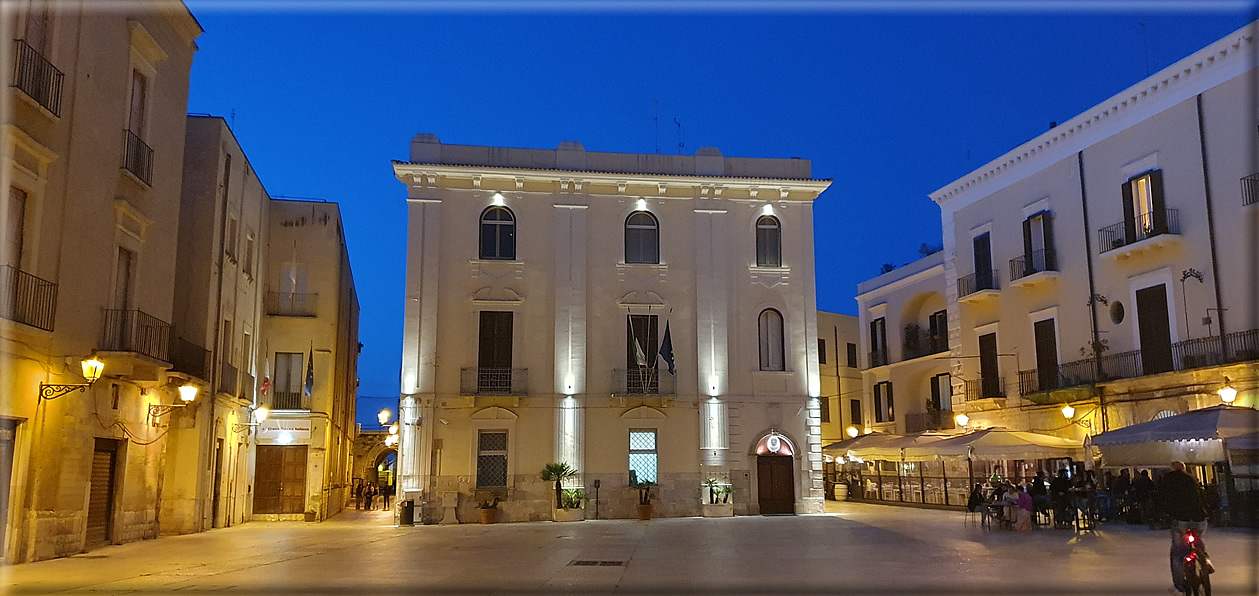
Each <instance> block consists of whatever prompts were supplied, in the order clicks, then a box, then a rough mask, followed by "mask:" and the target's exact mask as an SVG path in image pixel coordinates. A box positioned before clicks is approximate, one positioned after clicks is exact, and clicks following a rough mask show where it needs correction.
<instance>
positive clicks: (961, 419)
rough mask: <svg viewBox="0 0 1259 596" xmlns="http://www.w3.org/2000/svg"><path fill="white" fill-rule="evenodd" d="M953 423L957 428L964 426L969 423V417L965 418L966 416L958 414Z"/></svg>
mask: <svg viewBox="0 0 1259 596" xmlns="http://www.w3.org/2000/svg"><path fill="white" fill-rule="evenodd" d="M953 421H954V422H956V423H957V425H958V426H966V425H967V424H969V423H970V416H967V415H966V414H958V415H957V416H954V417H953Z"/></svg>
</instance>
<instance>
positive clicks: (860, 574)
mask: <svg viewBox="0 0 1259 596" xmlns="http://www.w3.org/2000/svg"><path fill="white" fill-rule="evenodd" d="M828 509H829V511H830V513H828V514H826V515H812V516H797V517H790V516H786V517H779V516H775V517H736V518H718V519H702V518H683V519H657V520H652V521H649V522H639V521H631V520H587V521H585V522H576V523H565V524H556V523H552V522H531V523H512V524H494V525H489V526H481V525H460V526H416V527H402V528H399V527H392V526H390V525H389V524H390V519H389V516H388V515H387V514H381V513H378V512H376V513H372V512H362V513H357V512H356V513H352V514H348V515H343V516H338V518H334V520H330V521H328V522H324V523H322V524H305V523H301V522H253V523H248V524H244V525H241V526H237V527H233V528H226V529H221V530H213V531H210V532H205V533H201V534H193V535H188V536H175V537H166V538H160V539H158V540H151V541H146V542H139V543H131V544H126V545H120V546H110V547H105V548H102V549H99V550H96V551H93V552H92V553H90V556H88V557H82V556H77V557H68V558H65V559H57V560H53V561H43V562H39V563H31V564H24V565H15V566H9V567H3V568H0V591H3V592H5V593H10V594H48V593H66V594H93V595H98V596H99V595H105V594H157V593H162V594H167V593H169V594H181V593H203V592H208V593H222V594H260V593H267V594H289V593H309V594H364V593H371V594H382V595H393V594H411V593H419V592H425V593H452V594H507V595H514V594H551V593H578V594H588V593H607V592H615V593H624V594H637V593H664V594H673V593H702V594H714V595H716V594H722V595H725V594H744V593H749V594H752V593H755V594H761V593H798V594H804V593H819V594H820V593H833V594H876V595H877V594H889V595H890V594H984V595H994V594H1018V595H1019V596H1036V595H1039V594H1045V595H1052V594H1079V595H1086V594H1087V595H1092V594H1145V595H1148V594H1167V593H1168V588H1169V587H1170V585H1171V580H1170V573H1169V571H1168V558H1167V549H1168V543H1169V535H1168V533H1167V532H1166V531H1154V532H1150V531H1148V530H1146V529H1145V527H1144V526H1128V525H1126V524H1113V525H1103V526H1102V527H1101V529H1100V530H1099V531H1097V532H1090V533H1083V534H1077V533H1076V532H1074V531H1072V530H1054V529H1038V530H1036V531H1033V532H1030V533H1014V532H1003V531H996V532H994V531H988V530H983V529H981V528H977V527H975V526H973V525H970V526H968V525H966V524H964V523H963V516H962V514H960V513H956V512H950V511H936V510H924V509H912V508H902V507H892V506H884V505H870V504H857V503H828ZM1207 542H1208V544H1209V545H1210V551H1211V555H1212V559H1213V560H1214V562H1215V563H1216V565H1217V567H1219V569H1220V572H1219V573H1217V574H1216V575H1215V576H1213V583H1214V585H1215V588H1216V589H1215V591H1214V593H1215V594H1217V595H1226V594H1255V593H1257V592H1259V582H1257V581H1256V575H1255V574H1256V558H1257V557H1256V553H1259V548H1256V535H1255V533H1254V532H1251V531H1246V530H1241V529H1215V528H1213V529H1211V530H1209V531H1208V533H1207ZM574 562H581V563H582V564H578V565H575V564H574ZM591 562H594V563H597V564H590V563H591ZM617 563H619V565H618V564H617Z"/></svg>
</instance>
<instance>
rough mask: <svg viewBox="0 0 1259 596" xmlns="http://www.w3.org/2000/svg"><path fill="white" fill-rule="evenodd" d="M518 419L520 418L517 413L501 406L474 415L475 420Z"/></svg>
mask: <svg viewBox="0 0 1259 596" xmlns="http://www.w3.org/2000/svg"><path fill="white" fill-rule="evenodd" d="M517 418H519V416H517V415H516V413H515V412H513V411H511V410H508V409H507V408H501V407H499V406H490V407H488V408H484V409H481V410H477V411H476V412H475V413H473V414H472V419H473V420H515V419H517Z"/></svg>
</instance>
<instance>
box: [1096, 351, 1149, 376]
mask: <svg viewBox="0 0 1259 596" xmlns="http://www.w3.org/2000/svg"><path fill="white" fill-rule="evenodd" d="M1101 364H1102V370H1101V373H1100V374H1098V376H1097V379H1098V380H1099V381H1113V380H1116V379H1133V378H1136V377H1140V376H1144V375H1145V370H1144V368H1143V367H1142V365H1141V350H1132V351H1130V352H1119V353H1117V354H1105V355H1103V356H1102V358H1101Z"/></svg>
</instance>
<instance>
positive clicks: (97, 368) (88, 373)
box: [79, 350, 1227, 385]
mask: <svg viewBox="0 0 1259 596" xmlns="http://www.w3.org/2000/svg"><path fill="white" fill-rule="evenodd" d="M79 365H80V366H82V367H83V378H85V379H87V384H88V385H91V384H92V383H95V382H96V380H97V379H99V378H101V373H104V372H105V363H104V362H101V360H100V358H97V357H96V351H95V350H93V351H92V353H91V354H89V355H88V357H87V358H84V359H83V362H81V363H79ZM1225 380H1227V379H1225Z"/></svg>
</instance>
